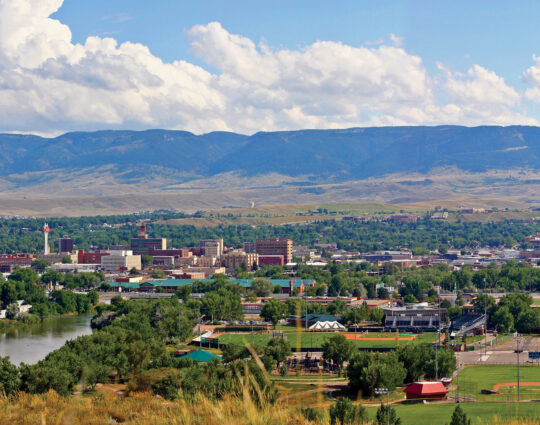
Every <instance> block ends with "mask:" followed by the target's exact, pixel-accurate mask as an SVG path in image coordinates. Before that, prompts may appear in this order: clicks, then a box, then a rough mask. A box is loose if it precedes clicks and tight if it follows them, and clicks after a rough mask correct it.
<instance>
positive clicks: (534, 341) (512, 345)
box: [456, 337, 540, 365]
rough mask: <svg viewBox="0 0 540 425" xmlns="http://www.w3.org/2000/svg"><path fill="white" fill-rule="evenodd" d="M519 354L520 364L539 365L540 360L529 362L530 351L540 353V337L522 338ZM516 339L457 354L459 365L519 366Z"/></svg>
mask: <svg viewBox="0 0 540 425" xmlns="http://www.w3.org/2000/svg"><path fill="white" fill-rule="evenodd" d="M519 347H520V349H521V350H523V352H521V353H520V354H519V363H520V364H523V365H531V364H539V365H540V361H539V360H534V361H533V360H529V351H540V337H527V338H522V339H521V342H520V345H519ZM515 351H516V339H515V338H512V339H511V340H508V341H506V342H504V343H502V344H499V345H495V346H493V347H487V349H484V348H482V349H477V350H475V351H463V352H457V353H456V357H457V361H458V364H463V365H468V364H517V357H518V356H517V354H516V352H515Z"/></svg>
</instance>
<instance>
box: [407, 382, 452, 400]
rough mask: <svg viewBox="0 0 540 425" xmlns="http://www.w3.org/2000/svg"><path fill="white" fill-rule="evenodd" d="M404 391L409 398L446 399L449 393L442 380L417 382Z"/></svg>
mask: <svg viewBox="0 0 540 425" xmlns="http://www.w3.org/2000/svg"><path fill="white" fill-rule="evenodd" d="M403 391H405V394H406V395H407V400H444V399H446V394H448V390H447V389H446V388H445V387H444V385H443V384H442V383H441V382H415V383H413V384H411V385H409V386H408V387H407V388H405V389H404V390H403Z"/></svg>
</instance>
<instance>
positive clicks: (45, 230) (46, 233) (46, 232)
mask: <svg viewBox="0 0 540 425" xmlns="http://www.w3.org/2000/svg"><path fill="white" fill-rule="evenodd" d="M50 231H51V229H50V228H49V225H48V224H47V223H45V224H44V225H43V238H44V239H45V247H44V248H43V254H45V255H49V232H50Z"/></svg>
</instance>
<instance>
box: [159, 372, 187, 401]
mask: <svg viewBox="0 0 540 425" xmlns="http://www.w3.org/2000/svg"><path fill="white" fill-rule="evenodd" d="M181 386H182V384H181V379H180V377H179V376H176V375H174V374H172V373H169V374H168V375H167V376H166V377H164V378H162V379H159V380H157V381H156V382H155V383H154V384H152V390H153V391H154V393H155V394H158V395H160V396H161V397H163V398H164V399H165V400H171V401H172V400H176V399H177V398H178V391H179V390H180V388H181Z"/></svg>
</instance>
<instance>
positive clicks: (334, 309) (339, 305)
mask: <svg viewBox="0 0 540 425" xmlns="http://www.w3.org/2000/svg"><path fill="white" fill-rule="evenodd" d="M345 307H347V304H345V303H344V302H343V301H341V300H339V299H337V298H336V299H334V300H332V301H331V302H329V303H328V306H327V307H326V309H327V310H328V313H330V314H333V315H338V314H342V313H343V312H344V311H345Z"/></svg>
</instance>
